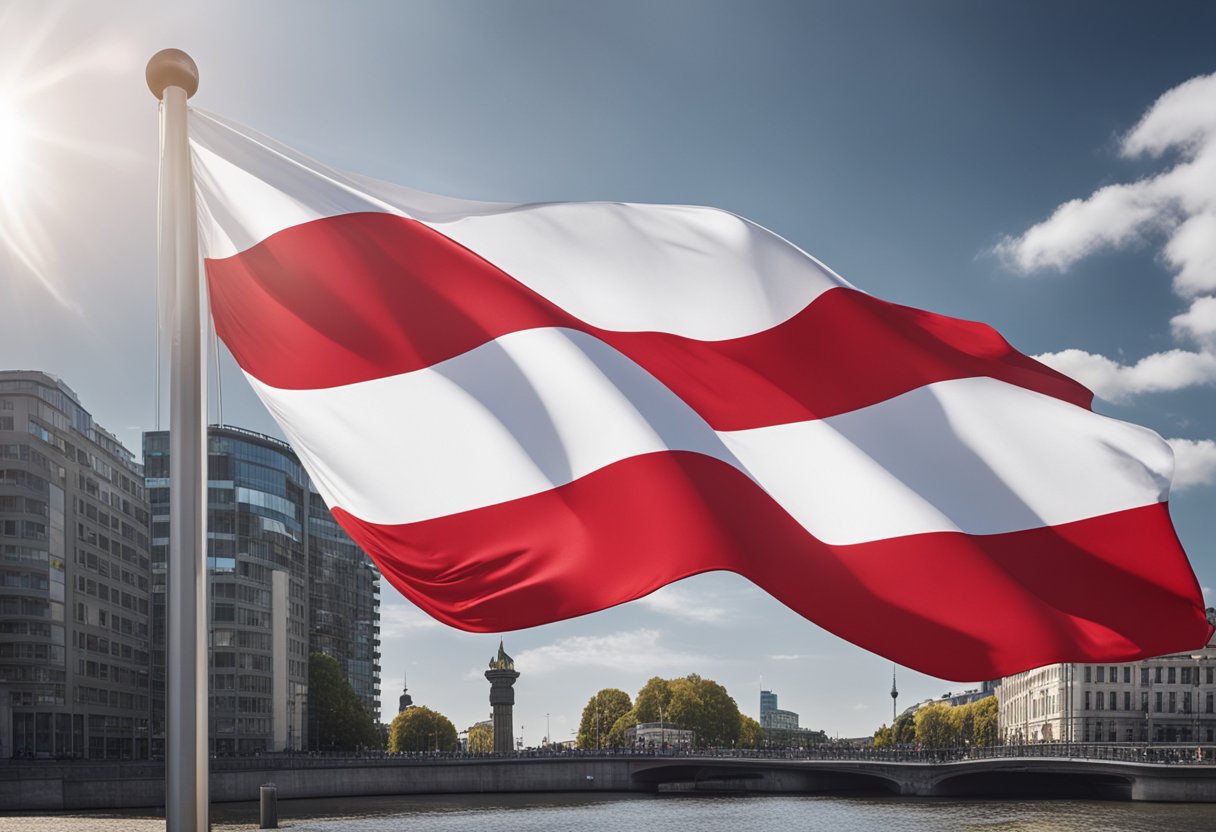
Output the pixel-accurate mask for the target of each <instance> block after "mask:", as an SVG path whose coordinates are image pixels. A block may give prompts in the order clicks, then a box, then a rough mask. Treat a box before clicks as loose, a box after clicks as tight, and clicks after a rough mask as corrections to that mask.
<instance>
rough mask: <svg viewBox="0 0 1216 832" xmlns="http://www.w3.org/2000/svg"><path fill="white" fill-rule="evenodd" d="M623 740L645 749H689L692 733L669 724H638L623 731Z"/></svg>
mask: <svg viewBox="0 0 1216 832" xmlns="http://www.w3.org/2000/svg"><path fill="white" fill-rule="evenodd" d="M625 739H626V741H627V742H628V743H629V744H630V745H635V744H636V745H641V746H643V747H645V748H690V747H692V742H693V732H692V731H686V730H684V729H683V728H679V727H677V726H674V725H671V724H669V723H663V722H639V723H638V724H637V725H630V726H629V727H628V728H626V729H625Z"/></svg>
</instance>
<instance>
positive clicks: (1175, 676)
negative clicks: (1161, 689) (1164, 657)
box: [1166, 667, 1178, 685]
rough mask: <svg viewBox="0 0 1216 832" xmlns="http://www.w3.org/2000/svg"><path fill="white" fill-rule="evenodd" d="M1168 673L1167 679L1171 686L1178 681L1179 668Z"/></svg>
mask: <svg viewBox="0 0 1216 832" xmlns="http://www.w3.org/2000/svg"><path fill="white" fill-rule="evenodd" d="M1166 673H1167V674H1169V675H1168V677H1167V680H1168V682H1169V684H1171V685H1172V684H1174V683H1175V682H1176V681H1177V680H1178V668H1176V667H1171V668H1169V669H1168V670H1167V671H1166Z"/></svg>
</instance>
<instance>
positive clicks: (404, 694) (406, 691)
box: [397, 674, 414, 713]
mask: <svg viewBox="0 0 1216 832" xmlns="http://www.w3.org/2000/svg"><path fill="white" fill-rule="evenodd" d="M412 707H414V697H412V696H410V685H409V680H408V679H406V678H405V675H404V674H402V677H401V696H400V697H399V698H398V699H397V713H401V712H402V711H404V710H406V709H407V708H412Z"/></svg>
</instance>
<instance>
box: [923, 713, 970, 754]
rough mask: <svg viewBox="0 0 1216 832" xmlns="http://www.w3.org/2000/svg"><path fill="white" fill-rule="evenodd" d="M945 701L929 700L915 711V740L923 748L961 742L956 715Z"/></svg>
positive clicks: (941, 746) (943, 746) (947, 745)
mask: <svg viewBox="0 0 1216 832" xmlns="http://www.w3.org/2000/svg"><path fill="white" fill-rule="evenodd" d="M954 710H955V709H954V708H951V707H950V706H949V705H947V704H946V703H945V702H931V703H929V704H928V705H924V706H922V707H921V708H919V709H918V710H917V711H916V741H917V742H918V743H920V744H921V745H923V746H924V747H925V748H949V747H951V746H955V745H961V744H962V737H961V736H960V733H961V731H960V727H959V721H958V718H957V716H956V715H955V713H954Z"/></svg>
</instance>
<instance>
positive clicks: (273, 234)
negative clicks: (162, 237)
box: [190, 111, 1211, 680]
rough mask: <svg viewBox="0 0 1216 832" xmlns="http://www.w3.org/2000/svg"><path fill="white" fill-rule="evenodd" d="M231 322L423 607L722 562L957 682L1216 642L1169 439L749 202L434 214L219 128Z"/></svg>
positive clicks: (626, 587) (401, 191) (581, 587)
mask: <svg viewBox="0 0 1216 832" xmlns="http://www.w3.org/2000/svg"><path fill="white" fill-rule="evenodd" d="M190 131H191V147H192V153H193V165H194V171H195V183H196V195H197V199H198V208H199V223H200V239H201V243H202V247H203V253H204V257H205V266H206V274H207V285H208V291H209V295H210V300H211V310H212V315H213V317H214V320H215V326H216V331H217V332H218V334H219V336H220V337H221V338H222V339H223V341H224V343H225V345H226V346H227V347H228V349H229V350H230V351H231V352H232V354H233V356H234V357H235V358H236V360H237V362H238V364H239V365H240V366H241V368H242V369H243V371H244V372H245V374H246V376H247V378H248V379H249V382H250V384H251V385H252V386H253V388H254V390H255V391H256V392H257V394H258V395H259V397H260V398H261V399H262V401H263V402H264V403H265V404H266V406H267V407H268V409H269V410H270V412H271V413H272V414H273V415H274V417H275V419H276V420H277V421H278V423H279V425H280V426H281V427H282V430H283V432H284V434H285V435H286V436H287V437H288V439H289V441H290V442H291V444H292V446H293V447H294V448H295V450H296V452H297V453H298V454H299V456H300V459H301V461H302V462H303V464H304V466H305V467H306V469H307V470H308V472H309V474H310V476H311V477H312V479H313V482H314V484H315V485H316V487H317V488H318V490H319V491H320V493H321V495H322V496H323V497H324V498H325V500H326V502H327V503H328V505H329V506H330V508H331V510H332V511H333V513H334V516H335V517H336V518H337V519H338V521H339V522H340V523H341V524H342V526H343V527H344V528H345V529H346V530H347V531H348V532H349V533H350V534H351V536H352V537H353V538H354V539H355V540H356V541H357V542H358V543H359V544H360V545H361V546H362V547H363V548H364V550H365V551H366V552H367V553H368V554H369V555H370V556H371V557H372V558H373V559H374V560H375V562H376V563H377V565H378V566H379V568H380V570H381V572H382V573H383V574H384V576H385V577H386V578H387V579H388V580H389V581H390V582H391V583H392V584H393V585H394V586H395V587H396V588H397V589H398V590H399V591H401V592H402V594H404V595H405V596H406V597H407V598H409V599H410V600H411V601H412V602H414V603H415V604H417V605H418V606H419V607H421V608H422V609H424V610H426V611H427V612H428V613H430V614H431V615H433V616H435V617H436V618H438V619H439V620H441V621H444V622H446V623H448V624H451V625H453V626H456V627H460V628H462V629H466V630H473V631H482V632H485V631H501V630H507V629H516V628H520V627H527V626H532V625H536V624H541V623H546V622H549V621H555V620H559V619H563V618H568V617H571V616H576V615H581V614H585V613H588V612H592V611H595V610H599V609H603V608H605V607H608V606H612V605H614V604H620V603H623V602H626V601H629V600H632V599H635V598H639V597H642V596H644V595H646V594H648V593H650V592H653V591H654V590H656V589H658V588H659V587H661V586H663V585H665V584H667V583H670V582H672V581H675V580H678V579H681V578H684V577H687V576H690V575H694V574H698V573H701V572H706V571H710V570H730V571H733V572H736V573H738V574H740V575H742V576H744V577H746V578H748V579H750V580H751V581H753V582H755V583H756V584H757V585H759V586H760V587H762V588H763V589H764V590H766V591H767V592H769V593H770V594H772V595H773V596H775V597H776V598H778V599H779V600H780V601H782V602H783V603H785V604H786V605H787V606H789V607H790V608H792V609H793V610H795V611H796V612H798V613H800V614H801V615H803V616H805V617H806V618H808V619H810V620H812V621H814V622H816V623H818V624H820V625H821V626H823V627H825V628H827V629H828V630H831V631H832V632H834V633H836V634H838V635H840V636H842V637H844V638H846V639H848V640H850V641H852V642H854V643H856V644H859V645H861V646H862V647H865V648H867V649H869V650H872V651H875V652H877V653H881V654H882V655H884V656H887V657H889V658H891V659H894V660H895V661H898V662H900V663H902V664H905V665H907V666H910V667H914V668H917V669H919V670H922V671H924V672H927V673H931V674H933V675H936V676H942V677H946V678H953V679H967V680H973V679H981V678H995V677H998V676H1001V675H1006V674H1009V673H1013V672H1016V671H1019V670H1024V669H1026V668H1029V667H1034V666H1038V665H1042V664H1046V663H1049V662H1052V661H1062V660H1072V661H1123V660H1132V659H1136V658H1141V657H1145V656H1150V655H1156V654H1160V653H1165V652H1171V651H1175V650H1182V649H1190V648H1192V647H1195V646H1198V645H1201V644H1203V643H1204V642H1205V641H1206V639H1207V638H1208V636H1209V635H1210V633H1211V627H1210V626H1209V624H1208V622H1207V620H1206V617H1205V615H1204V611H1203V607H1202V600H1201V597H1200V593H1199V589H1198V586H1197V583H1196V581H1195V578H1194V575H1193V573H1192V571H1191V568H1190V565H1189V564H1188V562H1187V559H1186V555H1185V553H1184V552H1183V550H1182V548H1181V546H1180V544H1179V542H1178V540H1177V537H1176V535H1175V533H1174V530H1173V527H1172V525H1171V523H1170V519H1169V514H1168V509H1167V502H1166V501H1167V499H1168V495H1169V483H1170V478H1171V476H1172V471H1173V457H1172V455H1171V452H1170V450H1169V448H1168V446H1167V445H1166V444H1165V443H1164V442H1163V441H1162V440H1161V438H1160V437H1158V436H1157V435H1156V434H1154V433H1153V432H1151V431H1149V430H1146V429H1144V428H1140V427H1137V426H1134V425H1130V424H1127V423H1123V422H1119V421H1116V420H1113V419H1109V418H1106V417H1103V416H1101V415H1098V414H1095V413H1094V412H1093V411H1092V409H1091V407H1090V403H1091V399H1092V395H1091V394H1090V392H1089V391H1088V390H1086V389H1085V388H1084V387H1082V386H1081V385H1079V384H1077V383H1076V382H1074V381H1072V380H1071V379H1068V378H1067V377H1065V376H1063V375H1061V374H1059V373H1057V372H1056V371H1054V370H1051V369H1049V368H1047V367H1045V366H1043V365H1041V364H1039V363H1038V362H1036V361H1034V360H1033V359H1030V358H1028V357H1027V356H1025V355H1022V354H1021V353H1019V352H1017V351H1016V350H1014V349H1013V348H1012V347H1011V346H1010V345H1009V344H1008V343H1007V342H1006V341H1005V340H1004V339H1003V338H1002V337H1001V336H1000V335H999V334H997V333H996V332H995V331H994V330H992V329H991V328H989V327H987V326H985V325H982V324H978V323H973V322H969V321H962V320H958V319H953V318H948V317H945V316H941V315H935V314H932V313H929V312H924V311H920V310H916V309H911V308H909V307H904V306H899V305H896V304H891V303H887V302H885V301H882V300H879V299H877V298H874V297H872V296H870V295H868V294H866V293H864V292H862V291H860V290H858V289H856V288H855V287H853V286H852V285H850V284H849V283H848V282H846V281H845V280H843V279H842V278H840V277H839V276H838V275H836V274H835V273H834V272H832V271H831V270H830V269H828V268H827V267H826V266H824V265H823V264H821V263H820V262H818V261H817V260H815V259H814V258H813V257H811V256H809V255H807V254H806V253H805V252H803V251H801V250H799V249H798V248H797V247H795V246H793V245H792V244H790V243H789V242H787V241H785V240H782V239H781V238H780V237H777V236H776V235H774V234H772V233H771V232H769V231H767V230H765V229H763V228H761V227H760V226H757V225H755V224H753V223H751V222H749V221H747V220H744V219H742V218H740V217H737V216H734V215H732V214H729V213H727V212H723V211H718V210H714V209H709V208H700V207H691V206H656V205H637V204H622V203H545V204H534V205H513V204H501V203H487V202H473V201H467V200H458V199H452V198H449V197H440V196H436V195H432V194H426V193H422V192H419V191H413V190H410V189H407V188H402V187H400V186H395V185H389V184H386V183H381V182H375V181H373V180H368V179H365V178H362V177H356V176H353V175H351V174H347V173H343V172H340V171H336V170H333V169H331V168H327V167H325V166H323V165H320V164H318V163H316V162H314V161H312V160H309V159H307V158H305V157H303V156H301V155H299V154H297V153H295V152H294V151H292V150H290V149H289V148H286V147H284V146H282V145H280V144H278V143H276V142H273V141H271V140H269V139H265V138H263V137H260V136H257V135H256V134H253V133H251V132H249V131H247V130H244V129H243V128H239V127H236V126H234V125H232V124H230V123H228V122H226V121H224V120H222V119H219V118H217V117H215V116H211V115H208V114H205V113H201V112H199V111H193V112H192V113H191V123H190Z"/></svg>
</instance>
